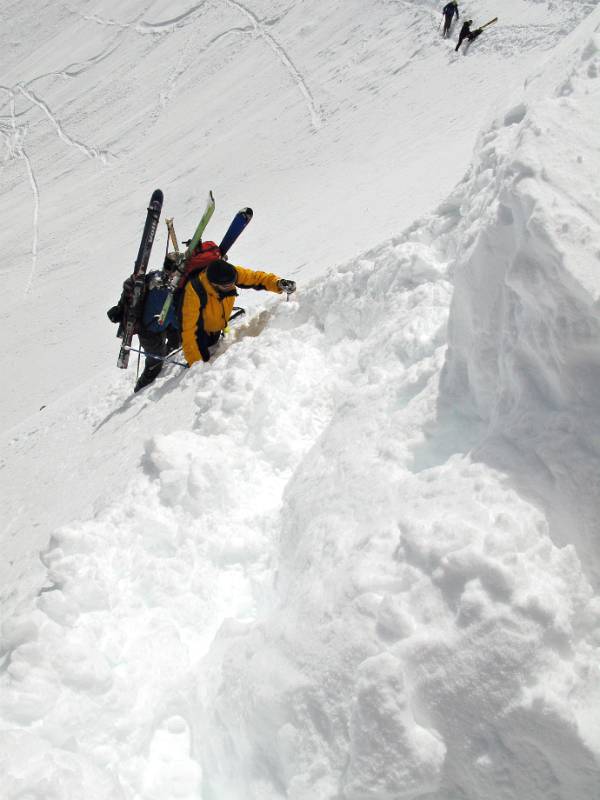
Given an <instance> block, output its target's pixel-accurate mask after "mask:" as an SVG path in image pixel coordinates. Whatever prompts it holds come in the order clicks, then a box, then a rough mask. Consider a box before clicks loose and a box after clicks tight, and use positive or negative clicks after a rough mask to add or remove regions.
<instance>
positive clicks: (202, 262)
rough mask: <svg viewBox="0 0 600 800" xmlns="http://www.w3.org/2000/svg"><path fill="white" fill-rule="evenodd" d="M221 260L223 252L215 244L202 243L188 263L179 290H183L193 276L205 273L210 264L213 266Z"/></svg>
mask: <svg viewBox="0 0 600 800" xmlns="http://www.w3.org/2000/svg"><path fill="white" fill-rule="evenodd" d="M220 258H221V251H220V250H219V248H218V246H217V245H216V244H215V242H200V244H199V245H198V247H197V248H196V250H195V252H194V254H193V255H192V256H190V257H189V258H188V260H187V261H186V263H185V266H184V269H183V273H182V275H181V277H180V279H179V283H178V284H177V288H178V289H183V287H184V286H185V284H186V283H187V282H188V280H189V279H190V278H191V277H192V275H197V274H198V273H200V272H204V270H205V269H206V268H207V267H208V266H209V264H212V262H213V261H218V260H219V259H220Z"/></svg>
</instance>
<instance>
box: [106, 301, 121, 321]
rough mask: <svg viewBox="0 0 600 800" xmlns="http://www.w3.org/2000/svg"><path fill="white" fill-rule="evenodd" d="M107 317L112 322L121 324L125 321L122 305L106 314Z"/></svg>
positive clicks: (114, 307) (110, 309)
mask: <svg viewBox="0 0 600 800" xmlns="http://www.w3.org/2000/svg"><path fill="white" fill-rule="evenodd" d="M106 316H107V317H108V318H109V320H110V321H111V322H115V323H117V322H121V320H122V319H123V307H122V306H121V305H116V306H113V307H112V308H109V309H108V311H107V312H106Z"/></svg>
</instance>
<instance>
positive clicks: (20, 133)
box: [0, 59, 112, 296]
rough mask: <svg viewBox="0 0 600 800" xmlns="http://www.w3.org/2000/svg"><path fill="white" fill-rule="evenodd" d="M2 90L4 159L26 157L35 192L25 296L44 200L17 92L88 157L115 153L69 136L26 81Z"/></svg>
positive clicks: (101, 157) (105, 157)
mask: <svg viewBox="0 0 600 800" xmlns="http://www.w3.org/2000/svg"><path fill="white" fill-rule="evenodd" d="M96 61H97V59H93V62H94V63H95V62H96ZM90 65H91V62H90ZM57 74H59V75H66V74H67V73H65V72H60V73H57ZM42 77H45V76H38V77H36V78H33V79H32V80H31V81H29V83H28V84H27V85H29V84H31V83H33V82H35V81H36V80H39V79H40V78H42ZM0 90H2V91H4V92H6V93H7V94H8V96H9V103H10V115H9V116H8V117H3V119H7V120H8V121H9V125H8V126H0V134H1V135H2V137H3V139H4V141H5V144H6V147H7V155H6V157H5V159H4V163H6V162H7V161H11V160H16V161H23V162H24V163H25V169H26V171H27V177H28V180H29V185H30V187H31V192H32V196H33V233H32V242H31V270H30V273H29V278H28V279H27V283H26V284H25V289H24V292H23V294H24V296H26V295H27V294H28V293H29V292H30V290H31V287H32V285H33V280H34V277H35V274H36V271H37V254H38V244H39V219H40V207H41V203H40V186H39V181H38V179H37V177H36V174H35V170H34V168H33V163H32V160H31V157H30V156H29V154H28V153H27V152H26V150H25V147H24V140H25V138H26V136H27V133H28V131H29V125H28V124H27V123H25V124H20V125H18V124H17V114H16V109H15V93H16V92H18V93H19V94H21V95H22V96H23V97H25V99H26V100H28V101H29V102H30V103H32V104H33V105H34V106H36V107H37V108H39V109H41V110H42V111H43V112H44V114H45V115H46V116H47V117H48V119H49V120H50V122H51V123H52V126H53V127H54V129H55V131H56V133H57V134H58V137H59V139H60V140H61V141H62V142H64V143H65V144H67V145H68V146H69V147H74V148H76V149H77V150H79V151H80V152H82V153H84V154H85V155H86V156H87V157H88V158H91V159H98V160H99V161H101V162H102V163H103V164H105V165H106V164H107V163H108V159H109V157H111V156H112V154H111V153H110V152H109V151H108V150H100V149H99V148H96V147H89V146H88V145H86V144H84V143H83V142H81V141H79V140H77V139H74V138H73V137H72V136H69V134H68V133H66V131H65V130H64V128H63V125H62V123H61V122H60V120H59V119H58V118H57V117H56V115H55V114H54V113H53V112H52V111H51V109H50V108H49V107H48V105H47V104H46V103H45V102H44V101H43V100H41V99H40V98H39V97H37V95H35V94H34V93H33V92H32V91H31V90H30V89H28V88H26V86H25V85H22V84H17V86H16V87H14V88H9V87H7V86H0ZM26 113H27V111H25V112H22V113H21V114H20V115H19V116H24V115H25V114H26Z"/></svg>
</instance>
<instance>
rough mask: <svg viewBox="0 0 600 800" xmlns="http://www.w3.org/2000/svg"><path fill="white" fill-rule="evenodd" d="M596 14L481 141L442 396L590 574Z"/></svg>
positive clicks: (459, 196) (464, 195) (597, 170)
mask: <svg viewBox="0 0 600 800" xmlns="http://www.w3.org/2000/svg"><path fill="white" fill-rule="evenodd" d="M598 19H599V17H598V13H597V12H596V13H594V14H593V15H592V16H591V17H590V19H589V20H588V21H587V22H586V23H585V25H584V26H583V30H582V31H578V33H577V36H576V37H575V38H574V40H572V41H569V42H567V43H565V45H564V46H562V47H561V48H560V50H559V51H558V52H557V53H556V56H555V57H554V58H553V63H552V66H551V67H550V68H549V69H548V70H547V71H545V72H544V73H542V74H541V75H537V76H534V77H533V78H532V79H531V80H530V81H529V83H528V87H527V91H526V92H525V96H524V98H523V100H522V102H520V103H518V104H517V105H516V106H515V107H514V108H512V109H510V110H509V111H508V112H507V113H506V115H505V116H504V118H502V119H499V120H498V121H497V123H496V124H495V125H494V127H493V128H492V129H491V130H490V131H488V132H487V133H486V134H484V135H483V136H482V137H481V140H480V144H479V147H478V148H477V151H476V160H475V164H474V167H473V170H472V172H471V173H470V174H469V175H468V176H467V178H466V180H465V182H464V183H463V185H462V186H461V187H460V189H459V190H458V192H457V193H456V194H455V196H454V198H453V202H455V203H456V205H457V207H458V208H459V209H460V215H461V218H462V222H461V225H460V234H459V236H458V238H457V241H456V249H457V260H456V266H455V287H456V289H455V294H454V299H453V305H452V313H451V323H450V329H449V351H448V359H447V365H446V369H445V374H444V380H443V388H442V397H441V402H442V403H446V404H448V405H454V404H456V403H460V404H462V405H463V406H465V407H466V413H469V414H474V415H475V416H476V417H477V418H478V419H479V420H481V421H483V422H484V424H485V427H486V437H485V439H484V441H483V443H482V444H481V445H480V446H479V448H478V449H477V450H476V452H475V456H476V457H477V458H478V459H481V460H483V461H486V462H487V463H490V464H493V465H495V466H499V467H501V468H503V469H505V470H507V471H508V472H509V473H510V474H511V475H512V477H513V480H514V482H515V486H517V487H518V488H519V489H520V490H521V491H522V492H523V493H524V494H525V495H527V496H529V497H531V498H533V499H535V500H536V502H538V503H539V504H540V505H541V507H542V508H543V509H544V511H545V513H546V515H547V517H548V519H549V521H550V525H551V534H552V537H553V539H554V540H555V541H556V542H557V543H559V544H565V543H567V542H574V543H575V544H576V545H577V549H578V552H579V554H580V557H581V558H582V560H583V562H584V563H585V565H586V569H587V570H588V571H589V574H590V577H592V578H593V580H594V582H595V584H596V585H598V581H599V579H600V546H599V544H598V530H599V527H598V524H599V523H598V520H599V518H600V473H599V471H598V455H599V454H600V403H599V402H598V398H599V396H600V321H599V319H598V310H599V297H600V199H599V196H598V191H597V178H598V175H600V156H599V153H598V141H597V139H598V137H597V130H596V121H597V120H598V118H599V115H600V80H599V77H600V58H599V52H598V51H599V47H600V35H599V32H598Z"/></svg>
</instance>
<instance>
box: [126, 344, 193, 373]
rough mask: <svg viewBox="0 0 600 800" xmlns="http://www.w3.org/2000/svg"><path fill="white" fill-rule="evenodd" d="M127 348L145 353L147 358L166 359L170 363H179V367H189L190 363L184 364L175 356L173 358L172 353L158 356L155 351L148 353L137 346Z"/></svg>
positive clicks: (133, 351)
mask: <svg viewBox="0 0 600 800" xmlns="http://www.w3.org/2000/svg"><path fill="white" fill-rule="evenodd" d="M127 350H129V352H132V353H140V354H143V355H145V356H146V358H153V359H154V360H155V361H164V362H165V363H168V364H177V366H178V367H183V368H184V369H187V368H188V367H189V364H184V363H183V361H175V360H174V359H173V358H171V354H169V355H168V356H157V355H155V354H154V353H147V352H146V351H145V350H139V349H138V348H137V347H128V348H127Z"/></svg>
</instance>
